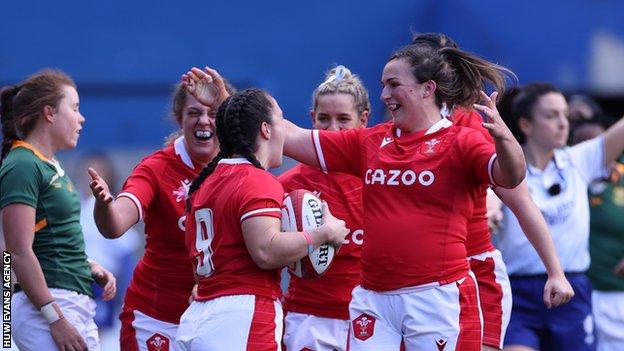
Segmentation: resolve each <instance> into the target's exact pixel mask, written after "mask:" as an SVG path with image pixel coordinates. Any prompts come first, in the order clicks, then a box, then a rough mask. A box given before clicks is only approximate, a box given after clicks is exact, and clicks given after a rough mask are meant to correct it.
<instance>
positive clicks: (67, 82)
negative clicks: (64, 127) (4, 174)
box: [0, 69, 76, 165]
mask: <svg viewBox="0 0 624 351" xmlns="http://www.w3.org/2000/svg"><path fill="white" fill-rule="evenodd" d="M65 86H71V87H74V88H76V84H75V83H74V81H73V80H72V79H71V78H70V77H69V76H68V75H67V74H65V73H64V72H62V71H60V70H52V69H47V70H43V71H41V72H39V73H36V74H34V75H32V76H30V77H28V79H26V80H25V81H24V82H23V83H22V84H20V85H16V86H9V87H5V88H3V89H2V91H1V92H0V122H1V123H2V138H3V140H2V152H1V154H0V165H1V164H2V161H3V160H4V158H5V157H6V155H7V154H8V153H9V150H11V145H12V144H13V142H14V141H15V140H20V139H22V138H24V137H26V136H28V134H29V133H30V132H31V131H32V130H33V129H34V128H35V125H36V123H37V120H38V119H39V117H41V115H42V113H43V108H44V107H45V106H51V107H53V108H54V109H56V107H57V106H58V104H59V102H60V101H61V99H62V98H63V97H64V93H63V87H65Z"/></svg>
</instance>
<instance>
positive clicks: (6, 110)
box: [0, 85, 20, 165]
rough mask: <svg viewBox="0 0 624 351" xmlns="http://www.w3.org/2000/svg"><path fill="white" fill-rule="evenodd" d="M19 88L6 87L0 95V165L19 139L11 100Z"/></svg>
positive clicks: (15, 86) (17, 86)
mask: <svg viewBox="0 0 624 351" xmlns="http://www.w3.org/2000/svg"><path fill="white" fill-rule="evenodd" d="M19 91H20V86H19V85H14V86H11V87H6V88H4V89H3V90H2V92H1V93H0V122H1V124H2V152H1V154H0V165H2V161H3V160H4V158H5V157H6V155H7V154H8V153H9V150H11V145H12V144H13V141H15V140H17V139H19V137H18V135H17V129H16V128H15V121H13V99H14V98H15V96H16V95H17V93H19Z"/></svg>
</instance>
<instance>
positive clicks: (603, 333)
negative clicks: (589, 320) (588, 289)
mask: <svg viewBox="0 0 624 351" xmlns="http://www.w3.org/2000/svg"><path fill="white" fill-rule="evenodd" d="M592 304H593V311H594V313H593V314H594V320H595V321H596V338H597V342H598V351H621V350H624V291H597V290H594V291H593V292H592Z"/></svg>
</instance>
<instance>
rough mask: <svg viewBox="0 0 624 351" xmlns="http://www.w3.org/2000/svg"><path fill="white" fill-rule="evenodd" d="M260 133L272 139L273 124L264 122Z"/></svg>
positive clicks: (267, 138) (265, 137)
mask: <svg viewBox="0 0 624 351" xmlns="http://www.w3.org/2000/svg"><path fill="white" fill-rule="evenodd" d="M260 135H262V137H263V138H264V139H266V140H270V139H271V126H270V125H269V124H268V123H267V122H262V126H260Z"/></svg>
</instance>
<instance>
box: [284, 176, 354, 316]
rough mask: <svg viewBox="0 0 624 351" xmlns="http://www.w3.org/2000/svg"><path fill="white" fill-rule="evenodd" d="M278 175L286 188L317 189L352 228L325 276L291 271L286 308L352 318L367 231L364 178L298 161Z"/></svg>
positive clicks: (332, 211) (318, 314)
mask: <svg viewBox="0 0 624 351" xmlns="http://www.w3.org/2000/svg"><path fill="white" fill-rule="evenodd" d="M278 179H279V181H280V182H281V183H282V185H283V186H284V190H285V191H286V192H290V191H293V190H297V189H306V190H309V191H312V192H314V193H316V194H317V196H318V197H319V198H320V199H322V200H324V201H325V202H327V204H328V205H329V209H330V211H331V213H332V214H333V215H334V216H335V217H336V218H340V219H342V220H344V221H345V223H346V226H347V228H348V229H349V234H348V235H347V237H346V238H345V240H344V242H343V244H342V246H341V247H340V251H339V252H338V254H337V255H336V256H334V259H333V261H332V264H331V266H330V268H329V270H328V271H327V272H325V274H324V275H323V276H322V277H320V278H316V279H301V278H298V277H296V276H295V275H293V274H291V275H290V284H289V285H288V292H287V293H286V296H284V309H286V310H287V311H292V312H298V313H305V314H311V315H315V316H318V317H324V318H336V319H349V302H350V301H351V291H352V290H353V288H354V287H355V286H356V285H357V284H359V282H360V271H361V266H360V258H361V252H362V241H363V235H364V223H363V205H362V180H361V179H360V178H358V177H354V176H352V175H349V174H344V173H329V174H325V173H323V172H322V171H320V170H318V169H316V168H312V167H310V166H306V165H297V166H295V167H293V168H292V169H290V170H289V171H288V172H286V173H284V174H282V175H281V176H280V177H279V178H278Z"/></svg>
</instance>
